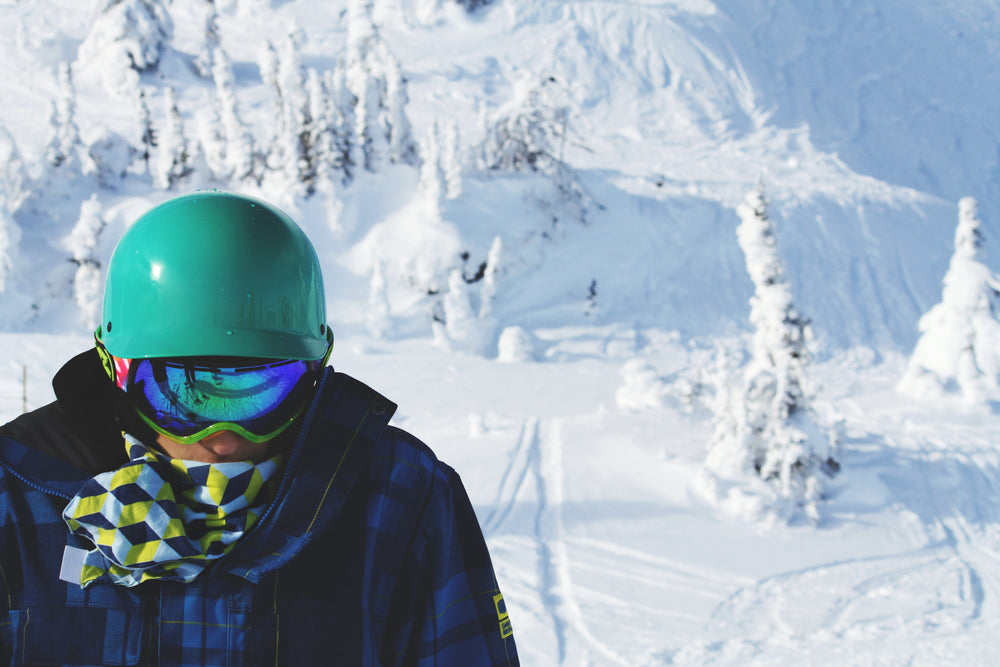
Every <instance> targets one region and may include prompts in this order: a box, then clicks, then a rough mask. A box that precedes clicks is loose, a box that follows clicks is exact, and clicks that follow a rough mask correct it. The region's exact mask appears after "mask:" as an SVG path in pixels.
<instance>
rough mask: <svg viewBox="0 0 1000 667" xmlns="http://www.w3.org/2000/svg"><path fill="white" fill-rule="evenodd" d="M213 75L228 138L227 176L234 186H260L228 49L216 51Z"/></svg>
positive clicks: (224, 133) (226, 144)
mask: <svg viewBox="0 0 1000 667" xmlns="http://www.w3.org/2000/svg"><path fill="white" fill-rule="evenodd" d="M212 73H213V76H214V78H215V94H216V100H217V102H218V109H219V111H218V116H219V118H220V119H221V122H222V130H223V135H224V136H225V138H226V142H225V160H226V176H227V177H228V179H229V180H231V181H233V182H234V183H245V182H248V181H253V182H259V181H260V174H259V173H258V168H257V156H256V149H255V147H254V140H253V135H252V134H250V130H249V129H248V128H247V126H246V125H245V124H244V123H243V121H242V119H241V118H240V114H239V104H238V102H237V99H236V84H235V81H234V79H233V67H232V64H231V63H230V61H229V54H227V53H226V51H225V49H222V48H219V49H217V50H216V52H215V66H214V67H213V69H212Z"/></svg>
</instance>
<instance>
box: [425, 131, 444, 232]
mask: <svg viewBox="0 0 1000 667" xmlns="http://www.w3.org/2000/svg"><path fill="white" fill-rule="evenodd" d="M420 152H421V158H422V159H421V166H420V189H421V190H422V191H423V193H424V197H425V198H426V200H427V203H428V205H429V206H430V207H431V209H432V214H434V215H439V214H440V210H441V201H442V200H443V199H444V195H445V192H447V189H448V185H447V183H446V182H445V174H444V170H443V169H442V168H441V144H440V138H439V129H438V124H437V122H435V123H434V124H433V125H432V126H431V127H430V129H429V130H428V131H427V134H426V135H424V141H423V143H422V144H421V147H420Z"/></svg>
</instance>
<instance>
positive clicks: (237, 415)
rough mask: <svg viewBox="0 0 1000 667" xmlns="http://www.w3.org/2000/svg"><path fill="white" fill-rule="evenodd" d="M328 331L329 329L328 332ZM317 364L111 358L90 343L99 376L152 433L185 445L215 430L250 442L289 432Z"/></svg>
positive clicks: (305, 399)
mask: <svg viewBox="0 0 1000 667" xmlns="http://www.w3.org/2000/svg"><path fill="white" fill-rule="evenodd" d="M327 331H328V332H329V329H328V330H327ZM327 338H328V340H329V346H328V347H327V351H326V354H325V355H324V356H323V357H322V358H321V359H316V360H311V361H310V360H301V359H256V358H236V357H179V358H154V359H123V358H120V357H115V356H114V355H112V354H111V353H110V352H108V350H107V348H105V347H104V345H103V344H102V343H101V340H100V333H99V331H98V334H97V335H96V336H95V342H96V344H97V349H98V352H99V353H100V355H101V359H102V361H103V362H104V369H105V371H106V372H107V373H108V376H109V377H110V378H111V379H112V380H113V381H114V383H115V384H116V385H117V386H118V388H119V389H121V390H122V391H124V392H125V394H126V395H127V396H128V398H129V399H130V402H131V403H132V406H133V407H134V408H135V411H136V412H137V413H138V414H139V416H140V417H141V418H142V420H143V421H144V422H146V424H148V425H149V426H150V427H151V428H152V429H153V430H155V431H156V432H158V433H161V434H163V435H166V436H167V437H169V438H171V439H173V440H176V441H177V442H181V443H183V444H192V443H194V442H197V441H199V440H202V439H204V438H206V437H208V436H210V435H212V434H213V433H217V432H219V431H233V432H235V433H238V434H239V435H241V436H243V437H245V438H246V439H248V440H250V441H252V442H265V441H267V440H270V439H272V438H274V437H276V436H278V435H279V434H280V433H282V432H283V431H284V430H285V429H287V428H288V427H289V426H291V424H292V422H294V421H295V418H296V417H298V416H299V414H300V413H301V412H302V410H303V409H304V408H305V406H306V404H307V403H308V402H309V399H310V397H311V394H312V389H313V386H314V385H315V382H316V379H317V377H318V376H319V372H320V371H321V370H322V369H323V367H324V366H326V362H327V359H328V358H329V356H330V351H331V350H332V349H333V335H332V332H330V333H328V334H327Z"/></svg>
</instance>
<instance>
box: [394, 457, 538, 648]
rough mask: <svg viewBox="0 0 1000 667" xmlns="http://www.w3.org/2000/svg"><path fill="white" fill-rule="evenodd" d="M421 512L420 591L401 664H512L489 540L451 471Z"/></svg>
mask: <svg viewBox="0 0 1000 667" xmlns="http://www.w3.org/2000/svg"><path fill="white" fill-rule="evenodd" d="M449 472H450V475H449V476H448V478H447V481H444V482H443V483H441V484H440V485H439V486H438V488H437V492H436V493H435V494H434V495H433V496H432V497H431V500H430V502H429V504H428V506H427V508H426V509H425V511H424V514H423V518H422V521H421V524H422V530H421V531H420V534H419V535H420V538H419V540H418V544H415V545H414V546H415V547H416V552H415V554H414V555H415V556H416V560H417V563H418V567H417V571H418V572H419V573H420V576H419V577H417V578H416V580H415V581H414V585H415V587H416V589H417V591H418V593H417V596H416V597H415V599H414V602H415V604H414V606H413V608H414V612H415V616H416V617H415V618H414V619H413V636H412V638H411V643H410V651H408V654H409V655H408V657H407V660H406V661H405V663H406V664H412V665H416V666H418V667H431V666H432V665H433V666H444V665H463V666H465V667H516V666H518V665H519V664H520V663H519V661H518V657H517V649H516V647H515V644H514V636H513V630H512V626H511V620H510V617H509V615H508V613H507V608H506V605H505V603H504V599H503V594H502V593H501V592H500V587H499V585H498V584H497V579H496V574H495V573H494V571H493V564H492V562H491V561H490V555H489V551H488V550H487V548H486V541H485V539H484V538H483V533H482V530H481V528H480V527H479V522H478V520H477V519H476V515H475V512H474V511H473V509H472V503H471V502H470V501H469V497H468V494H467V493H466V491H465V487H464V486H463V485H462V482H461V480H460V479H459V477H458V475H457V474H455V473H454V471H450V470H449Z"/></svg>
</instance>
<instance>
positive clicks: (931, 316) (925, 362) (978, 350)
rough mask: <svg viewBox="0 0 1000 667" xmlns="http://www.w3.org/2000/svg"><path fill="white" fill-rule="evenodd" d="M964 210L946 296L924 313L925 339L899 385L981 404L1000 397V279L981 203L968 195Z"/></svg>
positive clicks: (961, 207) (928, 394)
mask: <svg viewBox="0 0 1000 667" xmlns="http://www.w3.org/2000/svg"><path fill="white" fill-rule="evenodd" d="M958 211H959V214H958V226H957V227H956V229H955V254H954V255H952V258H951V263H950V264H949V267H948V271H947V272H946V273H945V276H944V287H943V289H942V293H941V301H940V303H938V304H937V305H935V306H934V307H933V308H931V309H930V310H929V311H927V313H925V314H924V316H923V317H921V318H920V322H919V325H918V326H919V328H920V332H921V336H920V340H919V341H918V342H917V346H916V348H915V349H914V351H913V355H912V356H911V357H910V361H909V365H908V366H907V369H906V372H905V374H904V375H903V377H902V379H901V380H900V382H899V385H898V389H899V390H900V391H901V392H903V393H905V394H908V395H911V396H915V397H918V398H936V397H940V396H942V395H944V394H948V393H952V394H959V395H961V396H962V397H963V398H964V399H965V400H966V401H967V402H969V403H971V404H980V403H982V402H984V401H985V400H987V399H989V398H991V397H995V394H996V391H997V389H998V380H1000V322H998V321H997V318H998V315H1000V291H998V290H1000V280H998V279H997V276H995V275H993V273H992V272H991V271H990V270H989V268H988V267H987V266H986V265H985V264H983V262H982V261H981V260H982V246H983V237H982V232H981V231H980V226H981V222H980V220H979V205H978V203H977V202H976V200H975V199H972V198H971V197H966V198H964V199H962V200H961V201H960V202H959V207H958Z"/></svg>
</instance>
